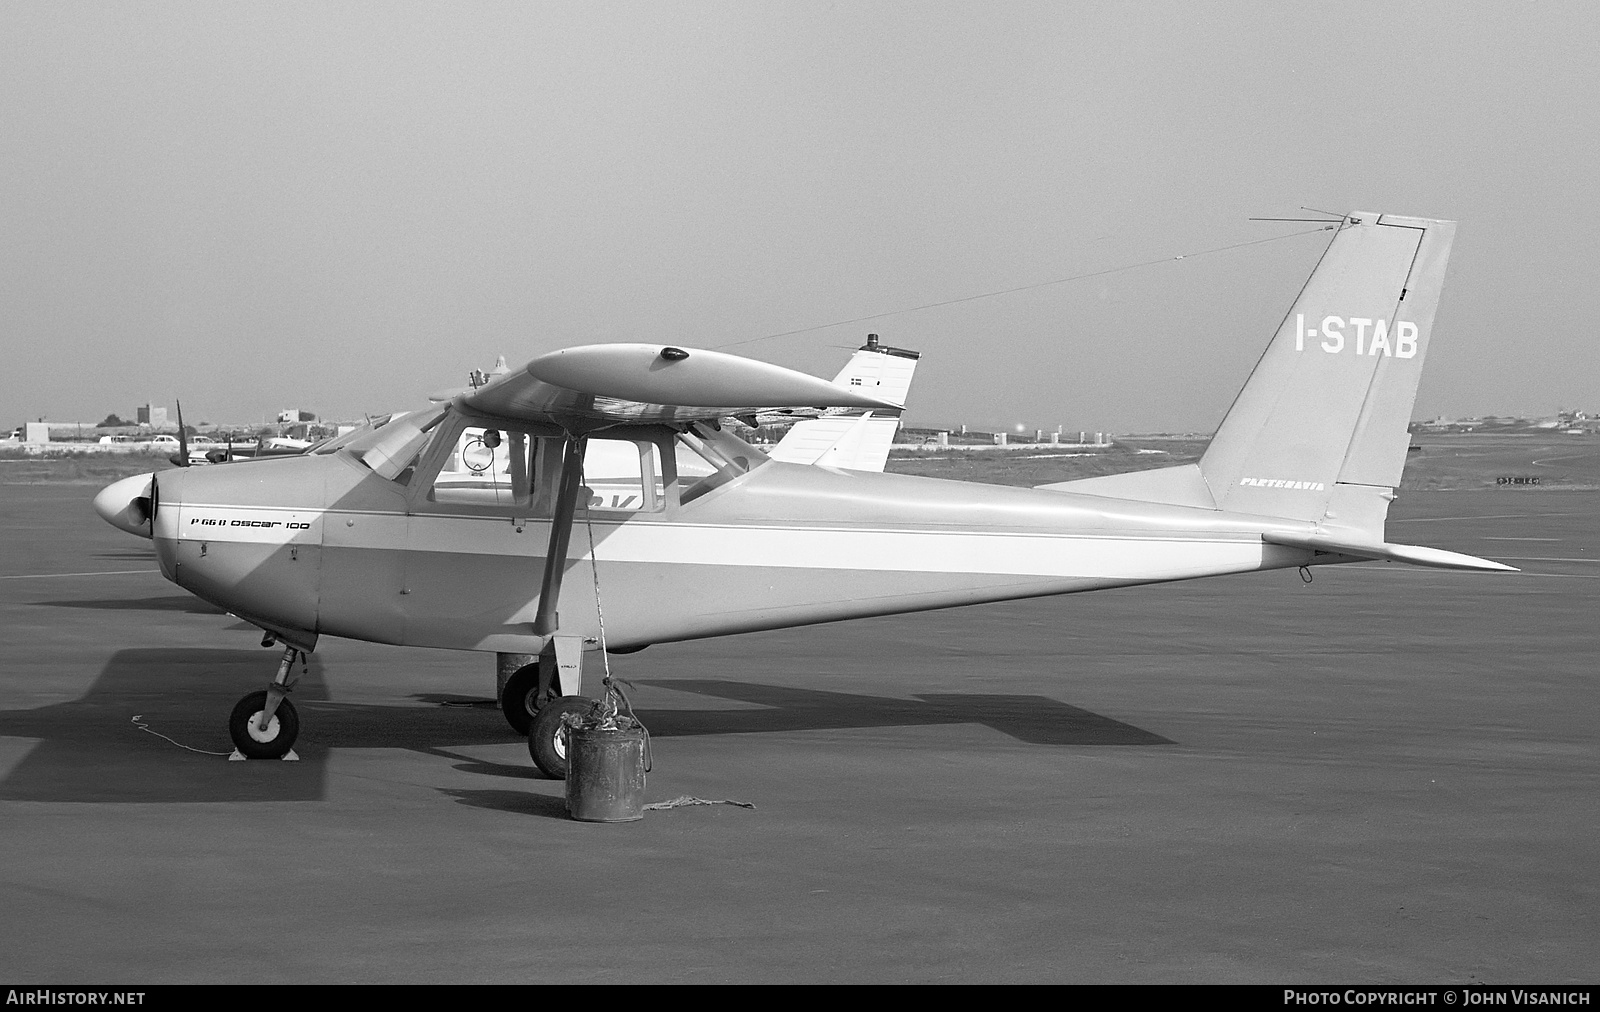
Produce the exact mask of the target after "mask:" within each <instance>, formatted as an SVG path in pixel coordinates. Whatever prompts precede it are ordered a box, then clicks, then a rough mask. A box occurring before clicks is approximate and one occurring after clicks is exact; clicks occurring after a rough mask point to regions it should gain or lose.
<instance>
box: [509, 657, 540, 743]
mask: <svg viewBox="0 0 1600 1012" xmlns="http://www.w3.org/2000/svg"><path fill="white" fill-rule="evenodd" d="M538 694H539V664H538V662H537V661H535V662H534V663H532V664H527V665H524V666H523V667H520V668H518V669H517V670H516V671H514V672H512V674H511V677H510V678H508V679H506V687H505V688H504V689H502V690H501V691H500V712H501V713H503V714H505V715H506V723H507V724H510V725H511V730H513V731H515V732H517V733H518V734H520V735H526V734H527V733H528V729H529V728H530V727H532V726H533V716H534V714H536V713H538V712H539V706H538Z"/></svg>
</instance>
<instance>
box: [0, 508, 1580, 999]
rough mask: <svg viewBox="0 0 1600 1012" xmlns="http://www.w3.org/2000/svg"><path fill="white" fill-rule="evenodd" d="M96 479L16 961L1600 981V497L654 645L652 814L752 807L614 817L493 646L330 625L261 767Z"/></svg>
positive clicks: (146, 558)
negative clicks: (293, 720) (687, 803)
mask: <svg viewBox="0 0 1600 1012" xmlns="http://www.w3.org/2000/svg"><path fill="white" fill-rule="evenodd" d="M94 491H95V488H94V487H92V486H87V485H48V484H40V485H13V484H0V503H3V504H4V508H5V513H6V516H7V518H8V519H7V521H6V525H5V528H4V532H3V534H0V981H4V982H8V983H18V984H21V983H30V984H42V983H56V984H96V983H115V984H124V985H126V984H135V983H143V984H158V983H171V982H226V983H252V982H263V983H266V982H285V983H290V982H344V983H367V982H371V983H412V982H416V983H425V982H426V983H469V982H499V983H508V982H509V983H518V982H524V983H544V982H598V981H629V982H667V981H682V982H934V981H950V982H1272V983H1280V984H1281V983H1286V982H1291V983H1302V984H1309V983H1320V982H1343V983H1356V982H1410V983H1433V982H1453V983H1509V982H1540V983H1549V984H1556V983H1566V982H1578V983H1583V982H1588V983H1593V982H1595V981H1596V979H1597V978H1600V834H1597V829H1600V731H1597V721H1596V715H1597V714H1600V682H1597V678H1596V670H1597V668H1600V663H1597V662H1600V643H1597V639H1600V621H1597V616H1600V607H1597V606H1600V509H1597V508H1596V507H1597V505H1600V499H1597V497H1596V496H1595V494H1593V493H1585V492H1561V491H1547V490H1541V489H1537V488H1518V489H1507V490H1491V491H1481V492H1421V493H1414V494H1407V495H1405V496H1403V497H1402V498H1401V500H1400V501H1399V502H1398V503H1397V504H1396V505H1395V508H1394V510H1393V511H1392V513H1391V520H1390V526H1389V537H1390V540H1392V541H1399V542H1404V543H1410V544H1422V545H1430V546H1434V547H1439V548H1446V549H1451V550H1455V551H1463V552H1469V553H1472V554H1476V555H1485V556H1488V557H1491V558H1496V559H1500V560H1503V561H1507V562H1510V563H1511V564H1512V565H1516V566H1520V567H1523V570H1524V571H1523V572H1522V573H1520V574H1506V575H1500V574H1467V573H1450V572H1441V571H1434V570H1423V569H1414V568H1409V567H1403V566H1396V565H1383V564H1370V565H1352V566H1344V567H1323V568H1319V569H1317V570H1316V571H1315V580H1314V582H1313V583H1311V584H1309V585H1306V584H1303V583H1302V582H1301V579H1300V576H1299V575H1298V574H1297V573H1296V572H1295V571H1293V570H1289V571H1286V572H1279V573H1271V574H1260V575H1255V576H1248V577H1231V578H1222V579H1213V580H1203V581H1196V582H1192V583H1183V584H1173V585H1166V586H1158V587H1148V588H1136V589H1128V590H1118V591H1109V592H1102V593H1097V594H1088V595H1081V596H1074V597H1065V598H1053V599H1045V600H1037V601H1026V602H1019V603H1011V604H1005V605H993V606H984V607H978V608H970V609H964V610H959V611H949V612H933V613H927V614H921V615H912V616H902V617H896V618H888V619H874V620H865V621H858V622H852V623H842V624H836V625H826V626H818V627H812V628H806V629H798V630H790V631H784V632H775V633H765V634H759V635H749V636H741V637H733V638H728V639H722V640H711V641H705V642H701V643H690V644H675V645H672V644H664V645H657V646H654V647H651V648H650V649H648V650H646V651H644V652H642V653H638V654H633V655H629V656H625V657H617V658H614V659H613V660H612V664H613V667H614V670H615V671H616V673H617V674H618V675H619V676H622V677H624V678H627V679H629V680H631V681H632V682H633V683H634V684H635V685H636V690H635V693H634V696H635V703H636V705H637V707H638V709H639V711H640V713H641V716H642V717H643V718H644V720H645V722H646V724H647V725H648V726H649V727H650V729H651V731H652V734H653V738H652V742H653V747H652V752H653V763H654V768H653V771H652V772H651V774H650V778H649V785H648V800H651V801H660V800H667V799H672V798H675V797H679V796H682V795H690V796H694V797H699V798H702V799H708V800H724V799H727V800H736V801H742V802H747V803H750V804H753V805H754V806H755V807H754V808H752V809H746V808H739V807H734V806H731V805H720V804H719V805H710V806H695V807H682V808H675V809H670V810H665V811H651V812H648V813H647V814H646V817H645V818H644V819H643V820H642V821H639V822H634V823H627V824H616V825H596V824H584V823H576V822H573V821H570V820H569V819H568V818H566V816H565V810H564V805H563V801H562V785H561V784H560V783H557V782H555V781H550V780H546V779H543V778H542V777H541V776H540V775H539V774H538V773H537V772H536V771H535V770H534V769H533V768H532V766H531V764H530V762H529V760H528V756H527V752H526V747H525V743H524V742H522V741H520V740H518V739H517V738H516V737H515V736H514V735H513V734H512V733H511V732H510V730H509V729H508V728H507V727H506V726H505V724H504V722H503V720H502V718H501V717H500V715H499V713H498V711H496V710H493V709H491V708H489V707H487V706H485V705H482V704H481V703H477V704H474V702H473V701H474V700H482V699H484V698H485V697H486V696H487V695H489V694H490V693H492V691H493V667H494V665H493V658H492V657H490V656H487V655H478V654H452V653H443V652H435V651H423V650H404V649H398V648H390V647H381V646H372V645H367V644H360V643H352V642H345V641H337V640H332V641H325V643H324V644H323V645H322V646H321V647H320V648H319V649H318V651H317V653H316V655H315V659H314V661H313V663H312V668H311V674H310V677H309V679H308V681H307V682H305V683H302V687H301V688H300V690H299V691H298V692H297V702H298V704H299V707H300V714H301V719H302V732H301V738H300V744H299V747H298V752H299V755H300V757H301V760H300V761H299V762H297V763H287V762H250V763H245V762H233V763H230V762H227V761H225V759H224V758H222V755H221V754H220V753H226V752H227V751H228V750H229V748H230V745H229V743H228V738H227V731H226V726H225V723H226V719H227V715H228V712H229V710H230V709H231V707H232V705H233V703H234V701H235V700H236V699H237V698H238V697H239V696H241V695H243V694H244V693H245V692H248V691H251V690H253V689H256V688H260V687H261V686H262V685H263V684H264V683H265V682H266V680H267V679H268V678H270V676H271V674H272V671H273V669H274V667H275V662H276V651H274V650H264V649H262V648H261V647H259V646H258V642H259V638H260V637H259V633H256V632H254V631H252V630H251V628H250V627H248V626H245V625H243V624H242V623H239V622H237V621H236V620H234V619H232V618H230V617H228V616H226V615H223V614H220V613H218V612H217V611H216V609H213V608H211V607H209V606H207V605H205V604H203V603H201V602H199V601H197V600H195V599H193V598H191V597H189V596H188V595H187V594H185V593H184V592H182V591H180V590H178V589H177V588H176V587H173V586H172V585H170V584H168V583H166V582H165V581H163V580H162V579H161V577H160V576H159V574H157V573H155V572H153V570H154V561H153V557H152V556H151V554H150V552H149V551H148V550H147V548H146V546H145V544H144V543H142V542H139V541H137V540H135V539H133V538H129V537H128V536H126V535H123V534H120V533H119V532H117V531H115V530H113V529H112V528H110V527H109V526H107V525H106V524H104V523H102V522H101V521H100V520H99V519H98V518H97V517H95V516H94V514H93V513H92V511H91V510H90V507H89V499H90V496H91V495H92V494H93V492H94ZM594 675H595V668H594V666H591V669H590V672H589V676H590V677H594ZM450 704H454V705H450ZM161 736H165V737H161ZM195 750H199V751H195ZM207 753H213V754H207Z"/></svg>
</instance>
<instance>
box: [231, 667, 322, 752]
mask: <svg viewBox="0 0 1600 1012" xmlns="http://www.w3.org/2000/svg"><path fill="white" fill-rule="evenodd" d="M296 658H298V659H299V661H300V674H304V673H305V670H306V655H305V653H304V652H303V651H300V650H296V649H295V648H294V647H285V648H284V650H283V660H282V661H281V662H280V663H279V664H278V674H277V677H275V678H274V679H273V680H272V684H270V685H268V686H267V687H266V688H265V689H258V690H257V691H255V692H252V693H250V694H249V695H247V696H245V697H244V698H243V699H241V700H239V702H238V703H237V704H236V705H235V706H234V708H233V713H232V714H230V715H229V717H228V737H230V738H232V739H233V747H234V749H235V750H236V753H235V754H236V755H237V756H238V757H239V758H243V759H298V758H299V756H296V755H295V754H294V741H295V739H296V738H298V737H299V736H300V715H299V714H298V713H296V712H295V708H294V704H293V703H291V702H290V701H289V699H288V695H289V693H290V692H293V691H294V686H295V683H296V682H298V681H299V680H300V675H297V674H295V672H294V662H295V660H296Z"/></svg>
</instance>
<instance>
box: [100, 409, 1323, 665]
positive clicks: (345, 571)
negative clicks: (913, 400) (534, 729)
mask: <svg viewBox="0 0 1600 1012" xmlns="http://www.w3.org/2000/svg"><path fill="white" fill-rule="evenodd" d="M635 437H636V438H638V439H639V440H640V445H644V446H645V447H646V448H647V449H648V448H649V440H652V439H654V440H661V441H662V444H661V445H663V446H665V447H667V448H668V449H669V450H670V440H671V439H672V438H673V434H672V433H671V432H670V431H665V430H663V431H661V432H653V433H652V432H642V433H636V434H635ZM451 438H455V437H454V436H452V437H451ZM658 459H659V458H658ZM663 470H666V471H667V472H668V473H667V474H665V475H662V476H660V481H659V487H658V489H657V493H656V495H655V496H654V497H651V498H652V501H653V503H654V508H653V509H652V510H645V511H635V512H617V511H610V510H607V509H606V508H604V502H603V500H604V496H603V495H600V496H596V498H595V500H594V502H595V503H596V505H595V507H594V508H592V509H588V510H585V509H582V508H580V509H579V510H578V515H577V520H576V522H575V525H574V527H573V530H572V535H571V547H570V550H569V554H568V562H567V572H566V575H565V580H564V583H563V586H562V589H561V592H560V600H559V605H558V610H559V623H560V626H561V629H562V631H563V632H564V633H566V634H568V635H581V636H583V637H584V638H585V641H586V642H587V643H588V644H589V645H590V646H591V648H593V647H594V646H597V645H598V643H599V641H600V636H601V618H602V616H603V620H604V633H605V638H606V643H607V645H608V646H609V647H611V648H614V649H627V648H630V647H638V646H643V645H646V644H650V643H657V642H665V641H672V640H685V639H694V638H699V637H706V636H717V635H723V634H727V633H737V632H746V631H752V630H759V629H771V628H780V627H786V626H796V625H804V624H808V623H816V622H826V621H832V620H837V619H845V618H854V617H862V616H869V615H885V614H892V613H898V612H909V611H919V610H925V609H934V608H947V607H952V606H958V605H965V604H975V603H980V602H988V601H999V600H1006V599H1013V598H1023V597H1036V596H1042V595H1052V594H1067V593H1074V592H1080V591H1087V590H1098V589H1103V588H1108V587H1119V586H1128V585H1132V584H1143V583H1156V582H1163V581H1171V580H1185V579H1192V578H1196V577H1203V576H1216V575H1222V574H1229V573H1242V572H1249V571H1253V570H1261V569H1276V568H1283V567H1290V566H1300V565H1305V564H1307V563H1309V562H1311V561H1312V553H1310V552H1308V551H1304V550H1301V549H1295V548H1287V547H1282V546H1276V545H1270V544H1265V543H1263V541H1262V534H1263V533H1264V532H1267V531H1273V530H1303V529H1306V528H1307V527H1308V526H1309V525H1307V524H1304V523H1301V522H1297V521H1284V520H1275V519H1272V518H1265V517H1258V516H1249V515H1243V514H1230V513H1227V512H1223V511H1218V510H1206V509H1198V508H1192V507H1183V506H1169V505H1161V504H1155V503H1143V502H1134V501H1126V500H1117V499H1108V498H1103V497H1099V496H1092V495H1081V494H1071V493H1066V492H1060V491H1053V490H1036V489H1025V488H1011V487H1004V486H994V485H982V484H975V483H970V482H958V481H948V480H941V479H933V478H922V477H913V476H908V475H896V474H882V473H869V472H847V471H839V470H834V469H830V468H824V467H816V466H807V465H796V464H786V463H781V462H777V461H762V462H760V463H759V464H758V465H757V466H754V467H752V468H750V469H749V470H748V471H745V472H743V473H740V474H738V475H737V476H736V477H733V478H731V479H730V480H726V481H724V482H723V483H721V484H719V485H717V486H716V487H714V488H711V489H710V490H709V491H705V492H703V493H702V494H698V495H695V496H694V497H693V498H692V499H690V500H688V501H685V498H686V497H683V496H680V495H679V494H677V493H678V485H679V480H678V478H677V476H676V475H675V474H674V473H672V469H671V468H670V466H669V467H666V468H664V469H663ZM407 479H409V482H408V480H407ZM425 485H426V483H425V482H419V481H418V480H417V479H416V475H415V473H413V474H411V475H405V476H401V478H399V479H391V478H386V477H384V476H383V475H381V474H379V473H375V472H374V470H372V469H371V468H370V467H369V466H368V465H367V464H366V463H363V461H362V460H360V459H358V458H357V457H356V456H354V455H352V454H350V453H348V452H345V451H339V452H333V453H327V454H321V455H307V456H299V457H291V458H283V459H276V460H261V461H255V462H248V463H240V464H230V465H226V466H222V467H210V468H191V469H185V470H174V471H163V472H160V473H159V475H158V476H156V479H155V488H154V499H155V505H154V509H153V513H154V516H153V520H152V522H151V524H150V533H151V535H152V536H153V538H154V542H155V546H156V552H157V555H158V557H159V559H160V564H161V569H162V572H163V574H164V575H165V576H166V577H167V578H168V579H170V580H172V581H173V582H174V583H176V584H178V585H179V586H181V587H183V588H185V589H186V590H189V591H191V592H193V593H194V594H196V595H197V596H199V597H201V598H204V599H205V600H207V601H210V602H212V603H214V604H216V605H218V606H219V607H222V608H225V609H227V610H228V611H230V612H232V613H234V614H236V615H238V616H240V617H242V618H245V619H247V620H249V621H252V622H255V623H256V624H259V625H261V626H262V627H263V628H266V629H268V630H271V631H275V632H277V633H279V634H280V635H281V636H283V637H284V638H286V639H288V641H289V642H300V643H305V644H307V645H309V644H312V643H314V642H315V640H316V638H317V637H318V636H320V635H332V636H341V637H349V638H354V639H361V640H369V641H375V642H382V643H393V644H406V645H415V646H427V647H443V648H454V649H466V650H484V651H504V652H517V653H534V652H537V651H538V650H539V649H540V646H541V645H542V643H543V639H542V637H540V636H538V635H536V634H535V632H534V630H533V619H534V616H535V613H536V611H537V608H538V603H539V590H540V582H541V576H542V574H543V571H544V562H545V555H546V553H547V546H548V544H549V540H550V538H549V534H550V524H551V520H550V519H549V518H548V517H541V516H538V515H537V513H538V510H537V509H536V508H532V509H530V508H529V507H528V506H527V505H523V506H518V505H516V504H512V503H507V504H506V505H504V506H500V505H497V504H489V505H483V504H473V503H467V504H463V503H462V502H459V501H435V497H434V496H433V495H432V494H431V493H428V492H427V490H426V488H425V487H424V486H425ZM440 487H441V488H442V487H444V486H442V485H441V486H440ZM109 491H110V490H108V492H109ZM439 498H450V497H448V496H440V497H439ZM108 519H109V517H108ZM113 522H116V521H113ZM591 538H592V544H593V552H592V553H591V550H590V546H591ZM1329 561H1332V560H1329Z"/></svg>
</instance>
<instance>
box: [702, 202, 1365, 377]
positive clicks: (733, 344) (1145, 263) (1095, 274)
mask: <svg viewBox="0 0 1600 1012" xmlns="http://www.w3.org/2000/svg"><path fill="white" fill-rule="evenodd" d="M1342 223H1343V222H1342V221H1340V222H1334V223H1333V224H1331V225H1325V226H1323V227H1322V228H1308V229H1306V230H1305V231H1304V232H1290V233H1289V234H1287V235H1275V236H1271V237H1269V238H1266V239H1252V240H1250V241H1249V242H1236V243H1234V244H1233V245H1232V246H1218V247H1216V248H1214V249H1203V250H1200V251H1199V252H1196V253H1180V254H1178V255H1177V256H1170V257H1161V258H1160V259H1157V260H1141V261H1140V262H1138V263H1136V264H1124V265H1123V266H1121V267H1108V268H1106V269H1105V270H1103V271H1090V272H1089V273H1088V274H1074V275H1073V276H1072V277H1070V278H1056V279H1055V280H1054V281H1039V282H1036V283H1034V284H1031V285H1018V286H1017V287H1016V288H1002V289H1001V290H1000V291H997V292H984V293H983V294H982V295H967V296H964V297H962V298H959V299H946V300H945V301H943V302H930V303H928V304H927V305H925V306H912V307H911V308H910V309H891V310H890V311H889V312H887V313H873V314H872V315H871V316H858V317H856V318H855V319H853V320H836V321H834V322H833V323H819V324H817V325H816V326H815V327H801V328H800V329H799V330H785V331H783V332H782V333H779V334H768V335H767V336H765V337H747V338H745V339H744V340H743V341H729V342H728V343H727V344H719V345H717V346H716V347H717V348H737V347H739V346H740V345H741V344H756V343H758V342H761V341H771V340H774V339H776V338H780V337H793V336H794V335H796V334H809V333H811V332H812V331H814V330H827V329H828V328H829V327H843V326H845V325H846V324H851V323H866V322H867V321H868V320H881V319H883V318H884V317H886V316H899V315H900V314H902V313H918V312H921V311H922V310H924V309H938V308H939V307H941V306H955V305H959V304H960V303H963V302H976V301H978V300H979V299H992V298H994V297H995V296H997V295H1013V294H1015V293H1017V292H1027V291H1032V290H1033V289H1035V288H1049V287H1050V286H1051V285H1064V284H1066V283H1067V282H1069V281H1083V280H1086V279H1088V278H1099V277H1104V276H1105V275H1107V274H1117V273H1119V272H1121V271H1131V270H1137V269H1138V268H1140V267H1154V266H1155V265H1157V264H1166V263H1171V262H1173V261H1174V260H1190V259H1193V258H1194V257H1203V256H1209V255H1210V254H1212V253H1226V252H1228V251H1229V250H1235V249H1243V248H1244V247H1246V246H1259V245H1261V244H1262V243H1268V242H1277V241H1278V240H1280V239H1293V238H1295V237H1296V236H1302V235H1311V234H1312V233H1313V232H1327V231H1330V230H1332V229H1334V228H1337V227H1339V225H1340V224H1342Z"/></svg>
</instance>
